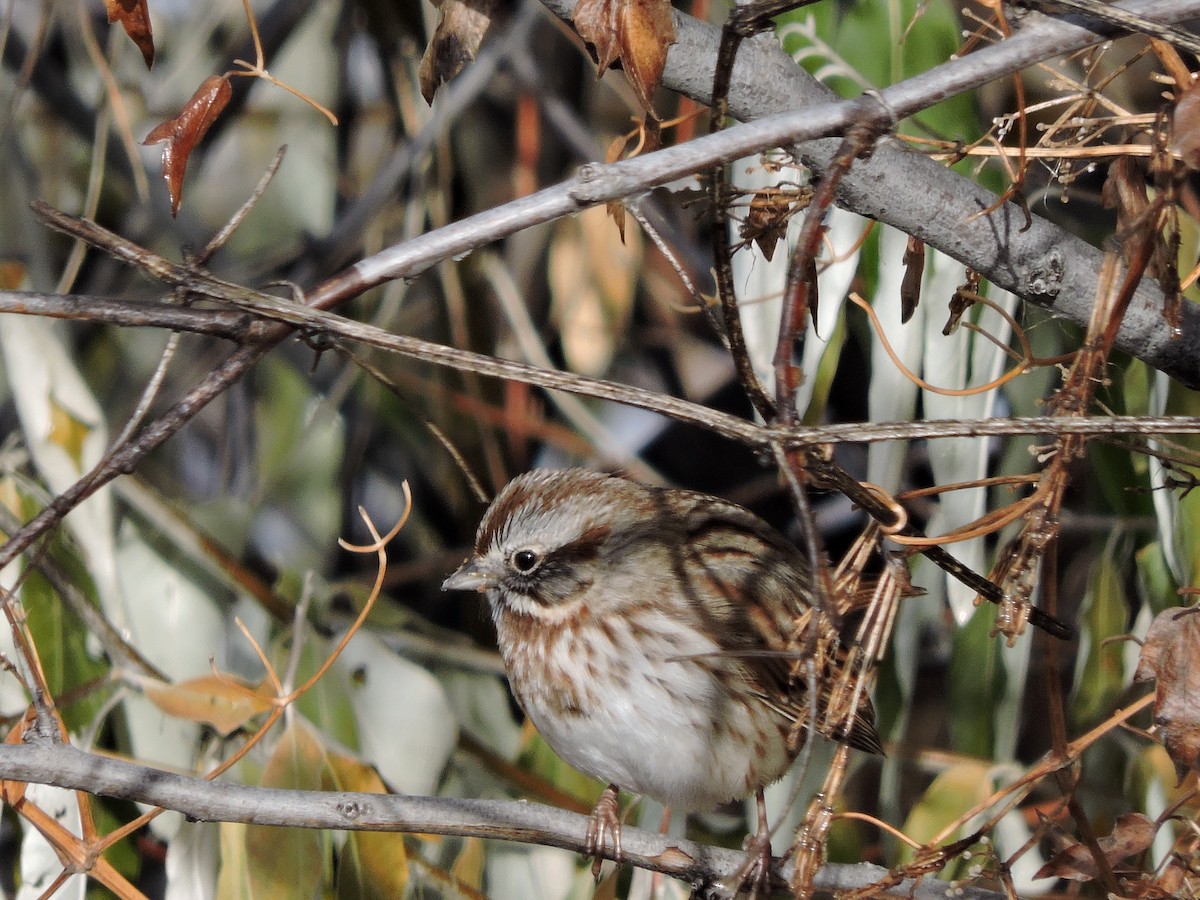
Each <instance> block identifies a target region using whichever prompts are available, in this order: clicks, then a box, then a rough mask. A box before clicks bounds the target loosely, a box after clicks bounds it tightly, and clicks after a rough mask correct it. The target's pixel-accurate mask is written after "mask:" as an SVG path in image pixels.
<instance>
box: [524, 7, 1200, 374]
mask: <svg viewBox="0 0 1200 900" xmlns="http://www.w3.org/2000/svg"><path fill="white" fill-rule="evenodd" d="M543 2H544V3H545V5H546V6H547V7H549V8H550V9H551V10H552V11H554V12H555V13H556V14H557V15H559V16H562V17H564V18H569V17H570V14H571V11H572V10H573V8H574V5H575V0H543ZM1118 5H1119V6H1120V7H1122V8H1123V9H1126V10H1129V11H1131V12H1136V13H1137V14H1139V15H1141V16H1143V17H1145V18H1147V19H1151V20H1153V21H1157V22H1164V23H1175V22H1180V21H1183V20H1186V19H1189V18H1192V17H1195V16H1198V15H1200V0H1139V2H1128V3H1122V4H1118ZM675 18H676V23H675V24H676V34H677V38H678V41H677V43H676V44H675V45H674V46H673V47H672V48H671V50H670V52H669V53H668V56H667V65H666V69H665V70H664V72H663V84H664V85H665V86H666V87H669V88H671V89H673V90H676V91H679V92H681V93H683V94H686V95H687V96H689V97H692V98H694V99H696V100H699V101H700V102H702V103H708V102H709V100H710V97H709V91H710V89H711V87H712V71H713V65H714V64H715V60H716V58H717V48H718V45H719V43H720V30H719V29H718V28H716V27H715V26H711V25H707V24H705V23H702V22H699V21H697V20H696V19H693V18H691V17H690V16H687V15H684V14H682V13H678V12H677V13H676V17H675ZM1030 18H1031V19H1033V21H1032V22H1031V24H1029V25H1028V26H1027V27H1025V28H1023V29H1022V30H1021V31H1020V32H1019V33H1018V34H1017V35H1015V36H1014V37H1012V38H1010V39H1008V40H1005V41H1003V42H1002V43H1000V44H997V45H994V46H991V47H987V48H984V49H983V50H980V51H978V52H976V53H972V54H971V55H969V56H967V57H964V58H962V59H955V60H951V61H949V62H947V63H944V64H942V65H940V66H937V67H935V68H933V69H931V70H929V71H928V72H925V73H923V74H921V75H918V76H916V77H914V78H910V79H908V80H907V81H904V82H901V83H899V84H896V85H893V86H891V87H888V88H885V89H884V90H883V91H881V92H880V97H881V98H882V100H883V102H884V104H885V105H886V106H887V107H889V108H890V109H892V110H893V111H895V112H896V114H897V115H898V116H900V117H904V116H908V115H912V114H914V113H916V112H919V111H920V110H921V109H924V108H926V107H928V106H931V105H933V104H934V103H937V102H939V101H941V100H944V99H945V98H947V97H950V96H954V95H956V94H959V93H962V92H964V91H967V90H971V89H974V88H976V87H979V86H980V85H983V84H986V83H987V82H989V81H992V80H995V79H996V78H1000V77H1002V76H1004V75H1008V74H1011V73H1013V72H1016V71H1019V70H1021V69H1022V68H1025V67H1026V66H1029V65H1032V64H1034V63H1036V62H1039V61H1042V60H1045V59H1049V58H1052V57H1054V56H1058V55H1061V54H1065V53H1070V52H1073V51H1075V50H1078V49H1081V48H1083V47H1085V46H1088V45H1090V44H1094V43H1096V42H1098V41H1100V40H1103V39H1106V38H1109V37H1111V36H1112V32H1111V31H1110V30H1105V29H1104V28H1102V27H1101V26H1099V25H1096V26H1095V28H1096V30H1094V31H1093V30H1091V29H1089V28H1085V27H1082V26H1081V25H1079V24H1076V23H1077V22H1081V21H1083V20H1082V19H1080V18H1079V17H1072V16H1068V17H1064V18H1062V19H1050V18H1045V17H1039V16H1031V17H1030ZM835 99H836V95H834V94H833V92H832V91H830V90H829V89H828V88H826V87H825V86H824V85H822V84H821V83H819V82H818V81H816V80H815V79H814V78H812V76H810V75H809V74H808V73H807V72H805V71H804V70H803V69H801V68H800V67H799V66H797V65H795V64H794V63H793V62H792V60H791V59H790V57H788V55H787V54H786V53H784V52H783V50H782V49H781V48H780V47H779V45H778V43H777V42H776V41H775V39H774V38H773V37H771V36H765V35H764V36H760V37H758V38H755V39H751V40H748V41H746V42H745V44H744V45H743V47H742V49H741V51H740V53H739V55H738V58H737V64H736V66H735V68H734V72H733V80H732V86H731V89H730V93H729V108H730V113H731V115H733V116H734V117H735V118H737V119H740V120H743V121H749V120H755V119H762V118H763V117H773V118H772V123H773V126H774V125H778V126H780V127H778V128H775V127H773V128H772V130H773V131H775V132H776V133H779V132H783V133H784V134H786V133H787V131H788V130H789V129H788V125H787V124H785V123H791V124H792V131H793V133H794V134H796V135H797V136H802V135H804V134H805V129H804V125H805V123H806V122H808V123H810V124H811V123H812V120H810V119H808V118H807V117H808V113H809V110H810V108H813V107H815V108H816V109H815V110H812V111H814V112H815V111H818V110H819V111H820V112H821V113H822V114H823V113H825V112H827V111H828V106H827V105H828V104H829V103H831V102H832V101H834V100H835ZM797 108H802V109H803V111H800V112H793V113H790V114H788V115H787V116H785V117H784V116H775V115H774V114H778V113H780V112H781V111H783V110H795V109H797ZM743 127H744V126H743ZM842 130H844V129H842ZM738 132H739V129H736V128H734V129H728V130H726V131H724V132H722V133H721V135H718V136H717V137H724V138H726V139H729V138H730V136H731V135H736V134H738ZM750 133H751V132H744V131H743V132H741V135H742V138H741V139H740V140H741V143H742V146H743V147H744V148H745V152H753V149H754V148H753V147H752V146H751V147H747V146H746V144H747V143H750V144H753V143H754V142H753V141H750V142H747V141H745V140H744V137H745V136H746V135H748V134H750ZM808 133H811V132H808ZM826 133H827V134H833V133H835V132H834V131H832V130H831V131H827V132H826ZM784 134H781V135H780V139H779V140H778V141H777V145H780V146H787V145H788V144H789V143H790V142H789V141H788V140H787V139H786V138H785V137H784ZM800 139H803V138H802V137H801V138H800ZM697 145H700V142H699V141H695V142H692V144H690V145H689V147H693V148H694V149H695V150H696V151H697V152H699V151H700V149H701V146H697ZM759 146H764V147H765V146H768V145H767V144H765V143H762V142H759ZM837 146H838V141H837V140H836V139H832V138H830V139H826V140H807V141H805V142H804V143H801V144H800V145H799V147H798V149H799V152H800V154H801V156H802V158H803V159H804V161H805V162H806V163H808V164H809V165H811V166H812V167H814V168H815V169H817V170H818V171H821V170H824V169H825V168H827V167H828V165H829V164H830V162H831V161H832V159H833V157H834V155H835V153H836V150H837ZM703 155H704V159H705V161H708V160H709V159H711V157H712V154H711V153H708V152H707V148H706V152H705V153H704V154H703ZM725 158H727V159H728V158H730V157H729V156H728V155H726V157H725ZM698 168H699V166H698V165H697V166H694V167H693V171H694V170H696V169H698ZM656 183H658V182H656ZM838 199H839V202H840V203H841V204H842V205H843V206H845V207H846V208H847V209H851V210H853V211H855V212H858V213H861V214H862V215H864V216H868V217H870V218H873V219H878V220H879V221H881V222H886V223H888V224H889V225H894V226H895V227H897V228H899V229H901V230H902V231H905V232H907V233H908V234H912V235H915V236H917V237H919V238H921V240H923V241H925V242H926V243H927V244H928V245H929V246H931V247H935V248H937V249H938V250H941V251H943V252H944V253H947V254H949V255H950V256H952V257H954V258H955V259H957V260H959V261H960V262H963V263H965V264H967V265H969V266H971V267H972V268H974V269H975V270H976V271H978V272H980V273H981V274H983V275H984V276H985V277H987V278H988V279H989V280H991V281H992V282H994V283H995V284H997V285H999V286H1000V287H1003V288H1007V289H1008V290H1011V291H1012V292H1013V293H1015V294H1017V295H1019V296H1020V297H1022V298H1024V299H1025V300H1028V301H1031V302H1034V303H1037V304H1038V305H1040V306H1043V307H1045V308H1047V309H1049V310H1050V311H1051V312H1053V313H1055V314H1056V315H1059V316H1062V317H1064V318H1066V319H1069V320H1071V321H1072V322H1075V323H1077V324H1079V325H1083V326H1086V324H1087V322H1088V320H1089V318H1090V315H1091V309H1092V302H1093V299H1094V297H1095V296H1096V289H1097V273H1098V272H1099V271H1100V261H1101V258H1102V253H1101V251H1100V250H1098V249H1096V248H1095V247H1092V246H1091V245H1089V244H1087V243H1086V242H1084V241H1082V240H1080V239H1079V238H1076V237H1074V236H1072V235H1070V234H1067V233H1066V232H1064V231H1063V230H1062V229H1061V228H1059V227H1058V226H1056V225H1054V224H1053V223H1052V222H1050V221H1049V220H1047V219H1044V218H1041V217H1039V216H1034V217H1033V225H1032V227H1030V228H1029V229H1028V230H1026V231H1024V232H1022V231H1021V229H1022V228H1023V227H1024V224H1025V218H1024V217H1025V213H1024V211H1022V210H1021V209H1020V208H1019V207H1017V206H1016V205H1014V204H1011V203H1008V204H1005V205H1003V206H1002V207H1000V208H999V209H997V210H996V211H995V212H993V213H991V214H989V215H987V216H980V215H978V214H979V212H980V211H981V210H984V209H988V208H990V207H992V206H993V205H994V204H995V203H996V201H997V197H996V195H995V194H993V193H992V192H990V191H988V190H986V189H984V188H982V187H980V186H979V185H977V184H975V183H974V182H972V181H970V180H969V179H967V178H964V177H962V176H960V175H958V174H956V173H954V172H952V171H950V170H948V169H946V168H945V167H944V166H942V165H940V164H939V163H936V162H934V161H933V160H930V159H928V158H926V157H924V156H922V155H921V154H919V153H916V152H915V151H911V150H909V149H908V148H907V147H905V146H903V145H902V144H900V143H899V142H898V141H895V140H891V141H884V142H882V143H881V144H880V146H879V148H878V149H877V150H876V151H875V153H874V155H873V156H872V157H871V159H869V160H867V161H865V162H860V163H858V164H857V165H855V166H854V168H853V169H852V170H851V172H850V173H849V174H848V175H847V176H846V177H845V178H844V179H843V180H842V183H841V186H840V189H839V192H838ZM1162 304H1163V295H1162V292H1161V290H1159V288H1158V286H1157V285H1155V284H1153V283H1152V282H1149V281H1143V283H1142V285H1141V287H1140V288H1139V289H1138V292H1137V295H1136V296H1135V297H1134V300H1133V303H1132V304H1131V305H1130V308H1129V311H1128V313H1127V314H1126V317H1125V321H1124V322H1123V323H1122V327H1121V332H1120V335H1119V337H1118V339H1117V346H1118V347H1119V348H1120V349H1122V350H1124V351H1126V352H1128V353H1130V354H1132V355H1134V356H1137V357H1139V358H1140V359H1142V360H1144V361H1145V362H1147V363H1149V364H1150V365H1152V366H1154V367H1155V368H1158V369H1161V370H1162V371H1164V372H1166V373H1167V374H1169V375H1171V376H1172V377H1174V378H1177V379H1178V380H1179V381H1181V382H1183V383H1184V384H1186V385H1187V386H1189V387H1193V388H1195V387H1200V310H1197V309H1196V307H1194V306H1193V305H1191V304H1185V305H1184V308H1183V313H1184V321H1183V333H1182V335H1181V336H1180V337H1179V338H1177V339H1172V337H1171V334H1170V329H1169V327H1168V326H1167V324H1166V322H1164V321H1163V317H1162V314H1161V310H1162Z"/></svg>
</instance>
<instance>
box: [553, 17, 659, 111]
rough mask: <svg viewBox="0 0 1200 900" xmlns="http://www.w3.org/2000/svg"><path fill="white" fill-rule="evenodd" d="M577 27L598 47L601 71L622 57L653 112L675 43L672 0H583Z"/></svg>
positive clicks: (640, 96)
mask: <svg viewBox="0 0 1200 900" xmlns="http://www.w3.org/2000/svg"><path fill="white" fill-rule="evenodd" d="M575 30H576V31H578V32H579V36H580V37H581V38H583V39H584V40H585V41H586V42H587V43H589V44H591V45H592V47H593V48H594V49H595V54H596V63H597V65H598V66H599V69H598V74H603V73H604V71H605V70H606V69H607V68H608V67H609V66H611V65H612V64H613V62H614V61H615V60H618V59H619V60H620V61H621V66H622V68H624V70H625V77H626V78H628V79H629V83H630V84H632V85H633V89H634V90H635V91H636V92H637V95H638V99H639V100H640V101H641V103H642V106H643V107H644V108H645V109H646V111H647V112H650V113H653V107H652V105H651V101H652V100H653V97H654V89H655V88H656V87H658V83H659V81H660V79H661V78H662V71H663V66H664V65H666V62H667V48H668V47H669V46H671V45H672V44H673V43H675V20H674V19H673V18H672V15H671V3H670V0H580V2H579V3H578V4H577V5H576V7H575Z"/></svg>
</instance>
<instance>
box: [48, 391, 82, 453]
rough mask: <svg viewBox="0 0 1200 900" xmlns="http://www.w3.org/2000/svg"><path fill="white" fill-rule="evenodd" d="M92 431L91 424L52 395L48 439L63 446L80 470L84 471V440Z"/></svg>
mask: <svg viewBox="0 0 1200 900" xmlns="http://www.w3.org/2000/svg"><path fill="white" fill-rule="evenodd" d="M91 433H92V427H91V426H90V425H88V424H87V423H86V422H82V421H80V420H79V419H77V418H75V416H73V415H72V414H71V411H70V410H69V409H67V408H66V407H64V406H62V405H61V404H59V403H58V401H57V400H55V399H54V397H53V396H51V397H50V433H49V434H48V435H46V440H48V441H49V442H50V443H52V444H58V446H60V447H62V448H63V450H65V451H66V452H67V455H68V456H69V457H71V461H72V462H73V463H75V468H76V469H78V470H80V471H83V442H84V441H86V440H87V439H88V435H90V434H91Z"/></svg>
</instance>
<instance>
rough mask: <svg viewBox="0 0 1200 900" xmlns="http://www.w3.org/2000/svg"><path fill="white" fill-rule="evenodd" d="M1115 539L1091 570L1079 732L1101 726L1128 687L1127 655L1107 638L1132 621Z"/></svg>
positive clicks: (1078, 673) (1077, 705) (1079, 672)
mask: <svg viewBox="0 0 1200 900" xmlns="http://www.w3.org/2000/svg"><path fill="white" fill-rule="evenodd" d="M1119 543H1124V542H1122V541H1118V540H1116V539H1113V540H1110V541H1109V542H1108V545H1107V546H1106V547H1105V548H1104V553H1102V554H1101V555H1100V559H1099V560H1098V561H1097V563H1096V565H1095V567H1094V568H1093V570H1092V577H1091V579H1090V581H1089V584H1088V591H1087V595H1086V596H1085V597H1084V600H1083V607H1082V610H1081V616H1080V620H1079V629H1080V641H1081V643H1080V649H1079V655H1078V659H1079V663H1078V664H1077V666H1076V670H1075V696H1074V698H1073V700H1072V703H1071V722H1072V724H1073V725H1074V727H1075V728H1076V730H1078V731H1082V730H1084V729H1086V728H1089V727H1091V726H1092V725H1095V724H1097V723H1098V722H1100V721H1101V720H1102V719H1104V718H1106V717H1107V716H1108V715H1109V713H1111V712H1112V709H1113V707H1114V705H1115V704H1116V701H1117V698H1118V697H1119V696H1120V694H1121V692H1122V691H1123V690H1124V686H1125V666H1124V663H1123V657H1124V650H1123V647H1122V645H1121V643H1120V642H1118V641H1111V642H1109V643H1108V644H1107V645H1104V643H1103V642H1104V641H1105V639H1106V638H1111V637H1115V636H1117V635H1119V634H1124V633H1125V631H1126V629H1127V625H1128V621H1129V608H1128V604H1127V602H1126V599H1125V591H1124V587H1123V579H1122V576H1121V568H1120V566H1118V565H1117V562H1116V561H1117V560H1118V559H1123V558H1124V557H1125V554H1124V553H1120V554H1119V553H1118V552H1117V549H1118V548H1117V544H1119Z"/></svg>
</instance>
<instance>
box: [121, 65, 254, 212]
mask: <svg viewBox="0 0 1200 900" xmlns="http://www.w3.org/2000/svg"><path fill="white" fill-rule="evenodd" d="M232 93H233V91H232V88H230V86H229V79H228V78H226V77H225V76H224V75H210V76H209V77H208V78H206V79H204V83H203V84H201V85H200V87H199V88H197V89H196V93H194V94H192V98H191V99H190V100H188V102H187V103H186V104H184V107H183V109H181V110H180V111H179V115H177V116H176V117H175V118H173V119H168V120H167V121H165V122H163V123H162V124H161V125H159V126H157V127H156V128H155V129H154V130H153V131H151V132H150V133H149V134H148V135H146V139H145V140H144V141H142V143H143V144H145V145H146V146H149V145H150V144H159V143H162V142H163V141H165V142H166V146H165V147H163V155H162V173H163V178H165V179H166V181H167V190H169V191H170V192H171V215H172V216H174V215H176V214H178V212H179V204H180V203H181V202H182V200H183V174H184V172H185V171H186V170H187V164H188V157H190V156H191V153H192V150H194V149H195V148H196V145H197V144H198V143H200V141H201V139H202V138H203V137H204V135H205V133H207V131H208V129H209V128H210V127H212V123H213V122H215V121H216V120H217V116H219V115H220V114H221V110H223V109H224V108H225V106H226V104H228V103H229V98H230V96H231V95H232Z"/></svg>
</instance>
